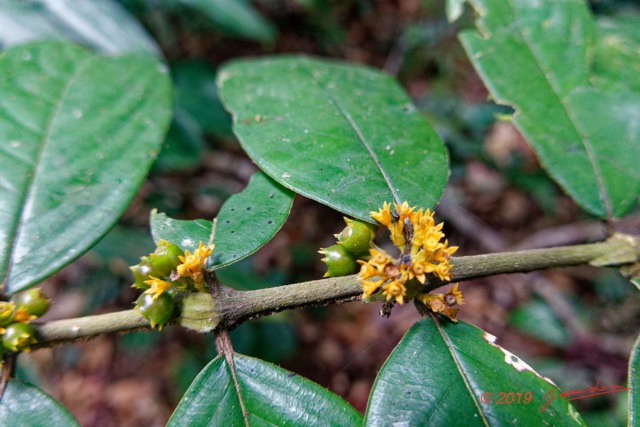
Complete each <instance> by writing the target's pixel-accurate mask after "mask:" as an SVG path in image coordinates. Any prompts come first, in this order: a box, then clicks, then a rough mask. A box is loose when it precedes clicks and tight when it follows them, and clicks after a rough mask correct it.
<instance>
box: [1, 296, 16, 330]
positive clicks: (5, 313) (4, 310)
mask: <svg viewBox="0 0 640 427" xmlns="http://www.w3.org/2000/svg"><path fill="white" fill-rule="evenodd" d="M15 311H16V304H15V303H14V302H12V301H11V302H10V301H0V327H4V326H7V325H8V324H10V323H12V322H13V315H14V314H15Z"/></svg>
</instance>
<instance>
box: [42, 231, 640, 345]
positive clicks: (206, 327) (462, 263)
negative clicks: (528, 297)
mask: <svg viewBox="0 0 640 427" xmlns="http://www.w3.org/2000/svg"><path fill="white" fill-rule="evenodd" d="M639 253H640V241H639V240H638V239H637V238H635V237H631V236H614V237H613V238H611V239H609V240H607V241H605V242H599V243H592V244H586V245H575V246H562V247H557V248H549V249H534V250H526V251H518V252H502V253H494V254H487V255H475V256H466V257H456V258H454V259H452V264H453V268H452V277H453V279H452V280H451V281H452V282H458V281H462V280H468V279H474V278H479V277H485V276H492V275H496V274H505V273H521V272H529V271H535V270H543V269H547V268H554V267H567V266H573V265H580V264H589V263H591V264H594V265H598V266H604V265H612V266H619V265H624V264H630V263H637V262H638V261H639V259H640V255H639ZM446 283H448V282H443V281H439V280H430V281H428V282H427V283H426V284H425V290H426V291H430V290H432V289H435V288H438V287H440V286H443V285H445V284H446ZM361 294H362V287H361V285H360V284H359V283H358V281H357V275H351V276H344V277H336V278H328V279H321V280H313V281H309V282H302V283H295V284H291V285H285V286H277V287H273V288H267V289H260V290H255V291H236V290H233V289H230V288H227V287H224V286H222V287H220V288H219V289H216V292H215V295H210V294H206V293H197V294H192V295H189V296H187V297H186V298H184V299H183V300H182V302H181V309H182V311H181V313H182V317H181V318H180V319H178V321H177V323H178V324H180V325H182V326H185V327H187V328H190V329H194V330H198V331H201V332H208V331H212V330H225V329H230V328H233V327H234V326H236V325H238V324H239V323H242V322H243V321H245V320H247V319H252V318H256V317H262V316H267V315H270V314H273V313H277V312H279V311H283V310H289V309H293V308H299V307H307V306H318V305H328V304H335V303H342V302H346V301H353V300H357V299H359V298H360V295H361ZM148 328H149V324H148V322H147V321H146V320H145V319H143V318H142V317H141V316H140V315H139V314H138V313H137V312H135V311H133V310H127V311H121V312H116V313H109V314H102V315H97V316H88V317H81V318H76V319H66V320H57V321H51V322H47V323H44V324H42V325H40V326H38V329H37V331H38V341H39V342H38V345H37V346H36V347H50V346H53V345H56V344H60V343H63V342H68V341H74V340H78V339H86V338H90V337H94V336H96V335H99V334H103V333H109V332H127V331H132V330H139V329H148Z"/></svg>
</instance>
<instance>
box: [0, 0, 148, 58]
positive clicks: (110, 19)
mask: <svg viewBox="0 0 640 427" xmlns="http://www.w3.org/2000/svg"><path fill="white" fill-rule="evenodd" d="M51 39H59V40H69V41H75V42H77V43H81V44H83V45H84V46H88V47H90V48H91V49H94V50H96V51H99V52H103V53H110V54H114V53H127V52H140V51H146V52H150V53H153V54H154V55H157V56H160V48H158V46H157V45H156V43H155V41H154V40H153V38H152V37H151V36H149V34H148V33H147V32H146V31H145V29H144V27H143V26H142V25H140V23H139V22H138V21H137V20H136V19H135V18H134V17H132V16H131V15H129V13H128V12H127V11H126V10H125V9H124V8H123V7H122V5H120V4H119V3H118V2H117V1H114V0H100V1H80V2H64V1H62V2H61V1H42V0H40V1H1V2H0V47H1V48H3V49H4V48H7V47H9V46H13V45H17V44H22V43H26V42H31V41H35V40H51Z"/></svg>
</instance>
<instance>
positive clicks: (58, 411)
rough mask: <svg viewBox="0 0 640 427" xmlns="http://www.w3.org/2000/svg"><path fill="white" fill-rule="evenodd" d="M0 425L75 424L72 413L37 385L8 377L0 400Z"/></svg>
mask: <svg viewBox="0 0 640 427" xmlns="http://www.w3.org/2000/svg"><path fill="white" fill-rule="evenodd" d="M0 425H3V426H64V427H67V426H77V425H79V424H78V422H77V421H76V420H75V419H74V418H73V415H71V414H70V413H69V411H67V409H66V408H65V407H64V406H62V405H61V404H60V403H58V402H57V401H55V400H54V399H53V398H52V397H51V396H49V395H48V394H46V393H45V392H43V391H42V390H40V389H39V388H37V387H34V386H32V385H29V384H27V383H23V382H22V381H19V380H16V379H10V380H9V383H8V384H7V388H6V389H5V390H4V394H3V395H2V400H0Z"/></svg>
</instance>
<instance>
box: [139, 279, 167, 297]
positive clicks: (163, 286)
mask: <svg viewBox="0 0 640 427" xmlns="http://www.w3.org/2000/svg"><path fill="white" fill-rule="evenodd" d="M149 277H151V279H150V280H145V281H144V283H146V284H147V285H150V286H151V287H150V288H149V289H147V290H146V291H144V293H145V294H150V295H153V299H154V300H155V299H158V297H159V296H160V295H162V293H163V292H165V291H166V290H167V289H169V288H170V287H171V286H172V285H171V283H169V282H166V281H164V280H162V279H158V278H157V277H153V276H149Z"/></svg>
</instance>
